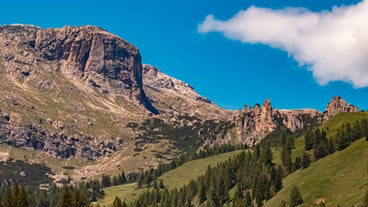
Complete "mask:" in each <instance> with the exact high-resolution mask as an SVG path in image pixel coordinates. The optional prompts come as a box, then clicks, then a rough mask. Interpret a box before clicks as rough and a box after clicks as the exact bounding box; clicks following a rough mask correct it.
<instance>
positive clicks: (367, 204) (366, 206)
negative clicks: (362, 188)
mask: <svg viewBox="0 0 368 207" xmlns="http://www.w3.org/2000/svg"><path fill="white" fill-rule="evenodd" d="M363 207H368V187H367V190H366V192H365V194H364V197H363Z"/></svg>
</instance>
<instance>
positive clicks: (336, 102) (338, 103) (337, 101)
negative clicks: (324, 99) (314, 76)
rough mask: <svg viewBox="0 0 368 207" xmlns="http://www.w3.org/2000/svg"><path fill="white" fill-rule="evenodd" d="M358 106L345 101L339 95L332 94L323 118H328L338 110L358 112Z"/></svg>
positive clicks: (338, 111)
mask: <svg viewBox="0 0 368 207" xmlns="http://www.w3.org/2000/svg"><path fill="white" fill-rule="evenodd" d="M358 111H359V109H358V107H356V106H354V105H351V104H348V103H346V101H345V100H344V99H343V98H341V97H340V96H334V97H333V98H332V100H331V101H330V102H329V103H328V104H327V107H326V110H325V111H324V114H325V116H324V117H325V119H328V118H330V117H332V116H335V115H336V114H338V113H340V112H358Z"/></svg>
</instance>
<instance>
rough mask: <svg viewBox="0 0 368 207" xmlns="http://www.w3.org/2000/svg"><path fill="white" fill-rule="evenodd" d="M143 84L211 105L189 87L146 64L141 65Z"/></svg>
mask: <svg viewBox="0 0 368 207" xmlns="http://www.w3.org/2000/svg"><path fill="white" fill-rule="evenodd" d="M143 83H144V84H145V85H147V86H151V87H153V88H161V89H168V90H171V91H173V92H175V93H178V94H181V95H184V96H186V97H188V98H190V99H192V100H196V101H202V102H207V103H211V101H210V100H208V99H207V98H205V97H203V96H200V95H198V94H197V93H196V92H195V91H194V88H193V87H192V86H191V85H189V84H187V83H184V82H183V81H181V80H178V79H176V78H173V77H170V76H168V75H166V74H164V73H162V72H161V71H160V70H159V69H158V68H156V67H154V66H151V65H148V64H143Z"/></svg>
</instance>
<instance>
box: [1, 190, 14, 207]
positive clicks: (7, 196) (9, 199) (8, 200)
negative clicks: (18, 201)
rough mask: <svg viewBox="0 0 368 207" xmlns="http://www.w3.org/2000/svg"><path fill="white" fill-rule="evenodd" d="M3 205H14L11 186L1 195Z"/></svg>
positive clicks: (9, 206) (8, 206) (4, 206)
mask: <svg viewBox="0 0 368 207" xmlns="http://www.w3.org/2000/svg"><path fill="white" fill-rule="evenodd" d="M1 198H2V199H1V201H2V206H3V207H13V206H14V198H13V193H12V190H11V188H7V189H6V190H5V192H4V194H3V195H2V196H1Z"/></svg>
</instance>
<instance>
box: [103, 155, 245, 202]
mask: <svg viewBox="0 0 368 207" xmlns="http://www.w3.org/2000/svg"><path fill="white" fill-rule="evenodd" d="M240 152H241V151H234V152H229V153H224V154H220V155H216V156H213V157H208V158H204V159H198V160H193V161H190V162H187V163H185V164H183V165H182V166H180V167H178V168H176V169H174V170H171V171H169V172H168V173H166V174H164V175H163V176H161V177H160V178H159V179H162V180H163V182H164V184H165V186H166V187H167V188H169V189H173V188H175V187H181V186H183V185H185V184H187V183H189V182H190V180H191V179H195V178H197V177H198V176H200V175H202V174H204V172H205V171H206V168H207V166H209V165H211V166H214V165H216V164H217V163H220V162H223V161H226V160H227V159H229V158H230V157H232V156H234V155H236V154H239V153H240ZM104 191H105V194H106V196H105V197H104V198H103V199H101V200H99V201H98V202H99V203H100V204H102V205H111V204H112V202H113V201H114V198H115V196H119V197H121V198H124V199H126V200H127V202H130V201H133V200H134V199H136V198H137V196H138V195H139V194H140V193H142V192H143V191H144V190H143V189H139V190H137V189H136V184H135V183H133V184H126V185H120V186H114V187H109V188H105V189H104Z"/></svg>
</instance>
